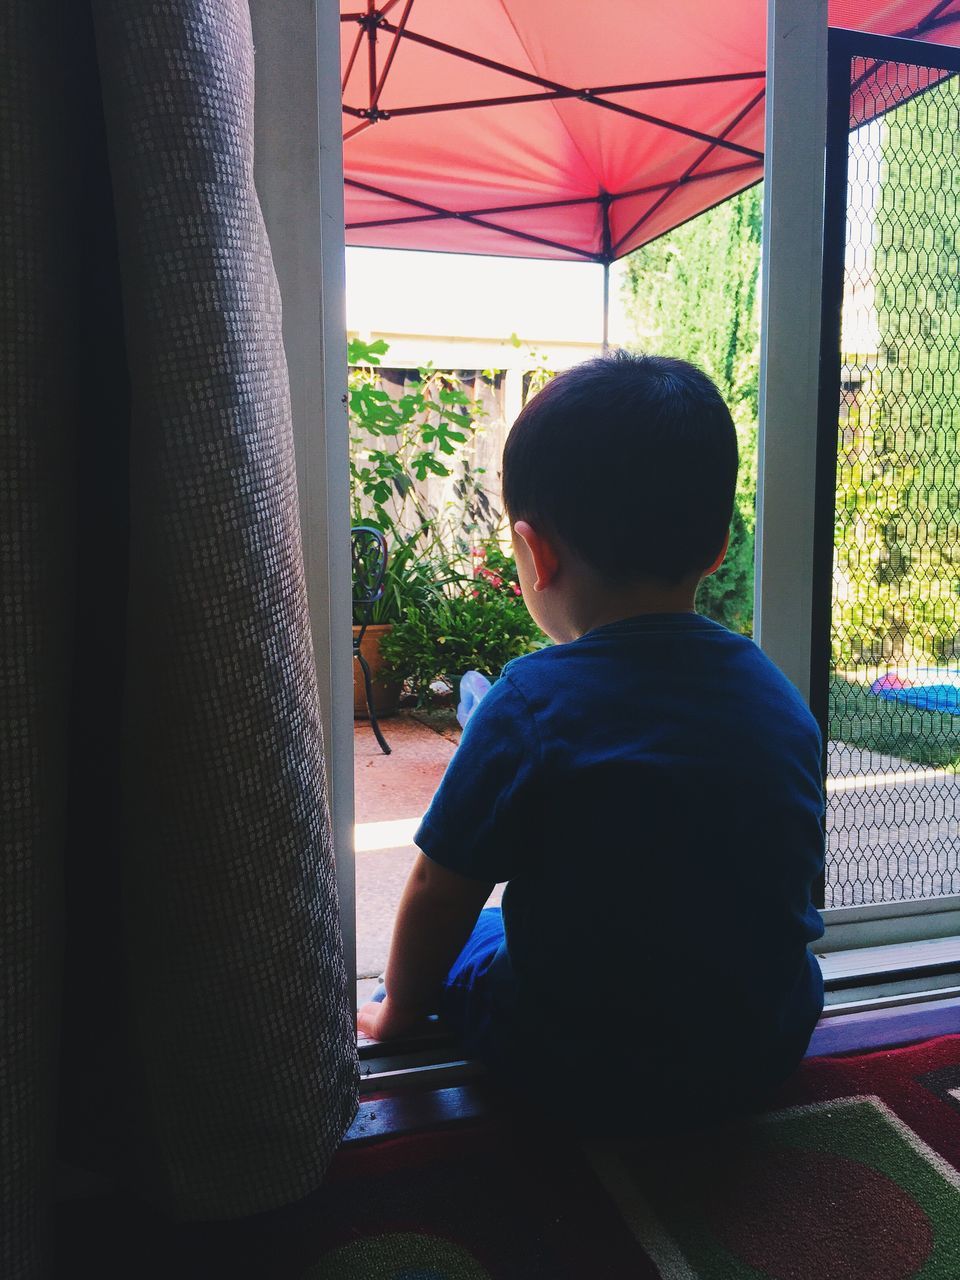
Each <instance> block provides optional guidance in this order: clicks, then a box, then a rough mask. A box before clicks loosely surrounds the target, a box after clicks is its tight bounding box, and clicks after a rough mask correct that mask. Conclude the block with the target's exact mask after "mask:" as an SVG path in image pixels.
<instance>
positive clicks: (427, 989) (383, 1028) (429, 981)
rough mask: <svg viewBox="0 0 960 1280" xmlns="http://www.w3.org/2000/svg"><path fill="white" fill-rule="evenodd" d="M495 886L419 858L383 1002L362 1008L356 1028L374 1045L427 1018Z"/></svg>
mask: <svg viewBox="0 0 960 1280" xmlns="http://www.w3.org/2000/svg"><path fill="white" fill-rule="evenodd" d="M493 886H494V882H489V883H487V882H486V881H480V880H471V879H468V878H467V877H466V876H461V875H457V874H456V872H453V871H447V870H446V868H445V867H441V866H440V865H439V864H438V863H436V862H431V861H430V859H429V858H427V857H424V855H423V854H422V853H420V854H418V855H417V860H416V862H415V863H414V865H413V868H412V870H411V872H410V875H409V877H408V879H407V883H406V886H405V888H404V890H403V896H402V898H401V899H400V907H399V910H398V912H397V919H396V923H395V925H394V927H393V939H392V941H391V943H390V958H389V960H388V961H387V969H386V973H385V975H384V985H385V986H386V988H387V996H386V999H385V1000H383V1001H382V1002H381V1003H379V1004H376V1003H370V1004H365V1005H363V1006H362V1008H361V1009H360V1011H359V1012H358V1014H357V1029H358V1030H359V1032H360V1034H361V1035H365V1036H369V1037H370V1038H371V1039H372V1040H390V1039H393V1038H394V1037H396V1036H400V1035H403V1034H404V1032H406V1031H409V1030H410V1028H411V1027H413V1026H415V1025H416V1024H417V1023H418V1022H420V1021H421V1020H422V1019H423V1018H424V1017H426V1015H427V1014H428V1013H435V1012H436V1009H435V1002H436V997H437V994H438V992H439V991H440V988H441V987H442V985H443V980H444V978H445V977H446V976H447V973H448V972H449V970H450V966H451V965H452V964H453V962H454V960H456V958H457V956H458V955H459V954H460V952H461V951H462V950H463V947H464V944H465V943H466V941H467V939H468V938H469V936H470V932H471V930H472V929H473V926H474V925H475V924H476V921H477V916H478V915H479V914H480V910H481V908H482V907H483V904H484V903H485V902H486V900H487V898H489V896H490V894H491V892H492V890H493Z"/></svg>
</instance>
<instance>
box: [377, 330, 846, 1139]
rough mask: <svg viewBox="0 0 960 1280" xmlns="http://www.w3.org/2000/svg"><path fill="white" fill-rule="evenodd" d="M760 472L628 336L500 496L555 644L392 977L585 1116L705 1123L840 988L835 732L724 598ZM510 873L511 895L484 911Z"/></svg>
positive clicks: (499, 1060) (711, 393) (530, 590)
mask: <svg viewBox="0 0 960 1280" xmlns="http://www.w3.org/2000/svg"><path fill="white" fill-rule="evenodd" d="M736 478H737V442H736V433H735V430H734V426H733V422H732V420H731V418H730V414H729V412H728V410H727V408H726V405H725V404H724V403H723V400H722V398H721V396H720V394H719V392H718V391H717V389H716V387H715V386H714V385H713V383H712V382H711V381H710V380H709V378H707V377H706V376H705V375H704V374H703V373H701V372H700V371H699V370H698V369H695V368H694V367H692V366H691V365H688V364H685V363H683V362H682V361H679V360H671V359H666V358H660V357H654V356H633V355H629V354H627V353H626V352H617V353H615V354H613V355H611V356H608V357H603V358H601V359H597V360H590V361H587V362H586V363H585V364H582V365H579V366H577V367H576V368H573V369H570V370H568V371H567V372H565V373H562V374H560V375H559V376H558V377H556V378H555V379H554V380H553V381H552V382H550V383H549V384H548V385H547V386H546V387H545V388H544V390H543V391H541V392H540V394H539V395H537V396H536V397H535V398H534V399H532V400H531V401H530V402H529V403H528V404H527V406H526V407H525V408H524V410H523V412H522V413H521V414H520V416H519V418H518V419H517V421H516V424H515V425H514V427H513V430H512V431H511V433H510V436H509V438H508V440H507V444H506V448H505V449H504V455H503V497H504V504H505V506H506V509H507V512H508V514H509V517H510V522H511V528H512V531H513V544H514V549H515V553H516V559H517V568H518V573H519V578H520V584H521V587H522V591H523V598H524V601H525V602H526V605H527V608H528V609H529V610H530V613H531V614H532V616H533V618H534V619H535V621H536V622H537V623H538V624H539V625H540V626H541V627H542V629H543V630H544V631H545V632H546V633H547V635H549V636H550V637H551V638H552V639H553V640H554V641H556V644H555V645H553V646H552V647H548V648H544V649H542V650H540V651H538V652H536V653H533V654H530V655H528V656H526V657H522V658H518V659H516V660H515V661H513V662H510V663H508V664H507V666H506V667H505V668H504V670H503V674H502V675H501V677H500V679H499V680H498V681H497V682H496V683H495V684H494V686H493V688H492V689H491V690H490V692H489V693H487V695H486V696H485V697H484V698H483V700H482V701H481V702H480V703H479V705H478V706H477V707H476V709H475V711H474V713H473V715H472V716H471V718H470V721H469V723H468V724H467V726H466V729H465V731H464V734H463V738H462V741H461V743H460V746H459V748H458V749H457V751H456V754H455V755H454V757H453V759H452V760H451V762H450V764H449V766H448V768H447V772H446V774H445V776H444V778H443V781H442V783H441V785H440V787H439V789H438V791H437V794H436V796H435V797H434V800H433V803H432V804H431V806H430V809H429V811H428V813H427V814H426V816H425V818H424V820H423V822H422V824H421V826H420V828H419V830H418V831H417V833H416V836H415V840H416V843H417V845H418V846H419V848H420V850H421V851H422V852H421V853H420V854H419V855H418V859H417V862H416V864H415V866H414V867H413V870H412V872H411V874H410V877H409V880H408V881H407V885H406V888H405V889H404V893H403V898H402V901H401V904H400V908H399V913H398V916H397V921H396V925H395V928H394V935H393V940H392V944H391V949H390V956H389V960H388V963H387V968H386V973H385V996H384V993H383V992H382V991H381V993H380V996H381V999H380V1000H379V1001H374V1002H371V1003H370V1004H367V1005H364V1006H363V1007H362V1008H361V1010H360V1013H359V1016H358V1025H359V1029H360V1031H361V1033H363V1034H366V1035H368V1036H370V1037H372V1038H374V1039H377V1040H385V1039H391V1038H393V1037H396V1036H400V1035H403V1034H405V1033H406V1032H409V1031H410V1030H411V1028H413V1027H414V1026H415V1025H416V1024H417V1023H418V1022H419V1021H420V1020H421V1019H423V1018H424V1017H425V1015H427V1014H429V1013H431V1012H439V1013H440V1014H441V1016H442V1017H443V1018H444V1019H445V1020H446V1021H448V1023H450V1024H451V1025H452V1026H453V1027H454V1028H455V1029H456V1030H457V1031H458V1032H459V1034H460V1036H461V1038H462V1040H463V1043H464V1047H465V1049H466V1051H467V1052H469V1053H471V1054H473V1055H475V1056H477V1057H479V1058H481V1059H484V1060H485V1061H487V1062H488V1063H489V1064H490V1066H491V1067H492V1068H493V1069H494V1070H495V1071H496V1073H497V1074H498V1075H499V1076H500V1077H501V1078H502V1079H503V1080H504V1081H505V1082H506V1083H508V1084H509V1085H510V1086H511V1087H513V1088H514V1089H515V1090H519V1091H520V1092H521V1093H522V1094H524V1095H526V1096H527V1097H529V1098H532V1099H535V1100H536V1101H537V1102H538V1103H539V1104H540V1105H541V1106H546V1107H552V1108H554V1109H562V1114H563V1115H564V1117H565V1118H566V1119H567V1120H568V1121H569V1122H570V1123H571V1124H573V1125H575V1126H576V1127H578V1128H579V1129H580V1130H582V1131H584V1132H592V1133H597V1134H602V1133H605V1132H618V1133H622V1132H624V1131H625V1130H630V1129H638V1130H650V1129H655V1128H657V1127H659V1126H661V1125H675V1124H677V1123H678V1122H687V1123H698V1122H701V1121H706V1120H710V1119H712V1118H715V1117H718V1116H721V1115H723V1114H725V1113H728V1112H730V1111H732V1110H735V1109H739V1108H741V1107H745V1106H749V1105H750V1104H751V1103H753V1102H754V1101H756V1100H758V1099H759V1098H760V1097H761V1096H762V1095H763V1094H764V1093H766V1092H767V1091H769V1090H771V1089H772V1088H774V1087H775V1086H776V1085H777V1084H779V1083H780V1082H781V1081H782V1080H783V1079H784V1078H785V1077H786V1076H787V1075H788V1074H789V1073H790V1072H791V1071H792V1070H793V1069H794V1068H795V1067H796V1065H797V1064H798V1062H799V1061H800V1059H801V1057H802V1056H803V1053H804V1051H805V1049H806V1046H807V1043H808V1041H809V1038H810V1035H811V1032H812V1030H813V1027H814V1025H815V1023H816V1021H817V1018H818V1017H819V1015H820V1012H821V1010H822V1006H823V984H822V979H821V975H820V971H819V968H818V966H817V963H816V960H815V958H814V957H813V956H812V955H811V954H810V952H809V951H808V949H807V948H808V943H810V942H811V941H812V940H814V939H815V938H818V937H820V936H821V935H822V933H823V925H822V922H821V920H820V916H819V915H818V913H817V911H816V910H815V908H814V906H813V903H812V900H811V885H812V883H813V882H814V881H815V880H816V878H817V877H818V876H819V874H820V872H821V870H822V867H823V827H822V814H823V789H822V782H821V764H820V752H821V742H820V734H819V730H818V728H817V725H816V723H815V722H814V720H813V718H812V716H811V715H810V712H809V711H808V710H807V708H806V706H805V705H804V703H803V701H802V699H801V698H800V695H799V694H798V693H797V691H796V689H795V688H794V687H793V686H792V685H791V684H790V683H789V682H788V681H787V680H786V678H785V677H784V676H783V675H782V674H781V673H780V672H779V671H778V670H777V669H776V667H774V665H773V664H772V663H771V662H770V661H769V660H768V659H767V658H766V657H765V656H764V655H763V654H762V653H761V652H760V650H759V649H758V648H757V647H756V646H755V645H754V644H753V643H752V641H750V640H748V639H746V638H745V637H743V636H740V635H735V634H733V633H732V632H730V631H727V630H726V629H725V628H724V627H722V626H719V625H718V624H717V623H715V622H711V621H709V620H708V619H707V618H704V617H702V616H700V615H699V614H698V613H697V612H696V610H695V597H696V593H697V588H698V586H699V584H700V581H701V579H703V578H704V577H705V576H706V575H708V574H711V573H713V572H714V571H715V570H716V569H717V568H718V567H719V565H720V563H721V562H722V560H723V557H724V554H725V552H726V547H727V541H728V537H729V532H728V531H729V525H730V519H731V515H732V511H733V502H734V493H735V488H736ZM502 881H506V882H507V884H506V888H505V890H504V894H503V909H502V915H501V912H500V910H499V909H490V908H488V909H487V910H484V911H482V910H481V908H482V907H483V904H484V903H485V902H486V900H487V898H488V896H489V894H490V892H491V890H492V888H493V886H494V885H495V884H497V883H499V882H502Z"/></svg>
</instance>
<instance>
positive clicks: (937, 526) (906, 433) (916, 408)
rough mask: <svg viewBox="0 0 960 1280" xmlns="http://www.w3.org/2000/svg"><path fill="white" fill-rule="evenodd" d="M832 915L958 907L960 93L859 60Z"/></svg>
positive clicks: (845, 318)
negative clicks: (943, 899) (899, 907)
mask: <svg viewBox="0 0 960 1280" xmlns="http://www.w3.org/2000/svg"><path fill="white" fill-rule="evenodd" d="M850 105H851V133H850V140H849V154H848V170H847V174H848V185H847V228H846V235H847V240H846V258H845V277H844V291H843V312H842V336H841V351H842V369H841V391H840V422H839V435H838V461H837V487H836V524H835V531H834V578H833V613H832V664H831V688H830V701H829V739H830V744H829V748H828V780H827V792H828V807H827V850H828V853H827V873H826V892H825V905H826V906H828V907H838V906H849V905H856V904H859V903H869V902H887V901H900V900H904V899H910V898H918V897H935V896H939V895H943V894H949V893H960V835H958V821H957V808H958V806H957V798H958V776H957V774H955V773H954V772H953V770H954V768H955V767H956V765H957V764H958V762H960V502H958V480H960V463H958V432H960V163H958V153H960V83H958V79H957V78H956V77H953V76H950V77H946V78H945V73H944V72H943V71H941V70H937V69H927V68H924V67H918V66H912V65H907V64H905V63H894V62H877V61H876V60H874V59H869V60H868V59H862V58H859V59H858V58H854V59H853V64H852V80H851V93H850Z"/></svg>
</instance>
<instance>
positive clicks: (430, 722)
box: [354, 712, 502, 1000]
mask: <svg viewBox="0 0 960 1280" xmlns="http://www.w3.org/2000/svg"><path fill="white" fill-rule="evenodd" d="M381 727H382V729H383V734H384V737H385V738H386V739H387V742H388V743H389V745H390V747H391V748H392V754H391V755H389V756H387V755H384V754H383V752H382V751H381V750H380V748H379V746H378V745H377V740H376V738H374V736H373V731H372V730H371V728H370V725H369V723H368V722H367V721H365V720H358V721H357V722H356V723H355V725H354V779H355V789H356V828H357V829H356V847H357V978H358V983H357V988H358V997H359V998H360V999H361V1000H362V999H365V998H366V997H367V996H368V995H369V993H370V992H371V991H372V990H373V988H374V987H375V986H376V978H377V975H378V974H380V973H382V972H383V967H384V965H385V964H386V960H387V952H388V950H389V946H390V935H391V932H392V929H393V921H394V917H395V915H396V912H397V904H398V903H399V901H400V894H401V892H402V890H403V886H404V882H405V881H406V878H407V874H408V872H409V870H410V867H411V865H412V863H413V861H414V859H415V857H416V852H417V850H416V846H415V845H414V843H413V833H414V831H415V830H416V827H417V824H418V822H419V820H420V818H421V816H422V815H423V814H424V812H425V811H426V809H427V806H428V805H429V804H430V801H431V799H432V797H433V793H434V791H436V789H437V786H438V785H439V782H440V779H441V778H442V777H443V771H444V769H446V767H447V762H448V761H449V760H450V757H451V756H452V755H453V753H454V751H455V749H456V744H457V742H458V741H459V737H460V729H459V725H457V723H456V720H455V719H454V717H453V715H452V713H451V714H448V715H443V714H432V713H431V714H430V715H425V716H423V717H422V718H420V717H418V716H417V715H416V714H415V713H411V712H400V713H399V714H398V715H396V716H391V717H389V718H388V719H386V720H384V721H383V722H382V725H381ZM501 893H502V886H499V887H498V888H497V889H496V890H495V891H494V893H493V896H492V897H491V899H490V901H491V903H498V902H499V901H500V896H501Z"/></svg>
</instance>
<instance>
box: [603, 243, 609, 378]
mask: <svg viewBox="0 0 960 1280" xmlns="http://www.w3.org/2000/svg"><path fill="white" fill-rule="evenodd" d="M602 350H603V354H604V355H606V354H607V352H608V351H609V350H610V263H609V262H605V263H604V264H603V348H602Z"/></svg>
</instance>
